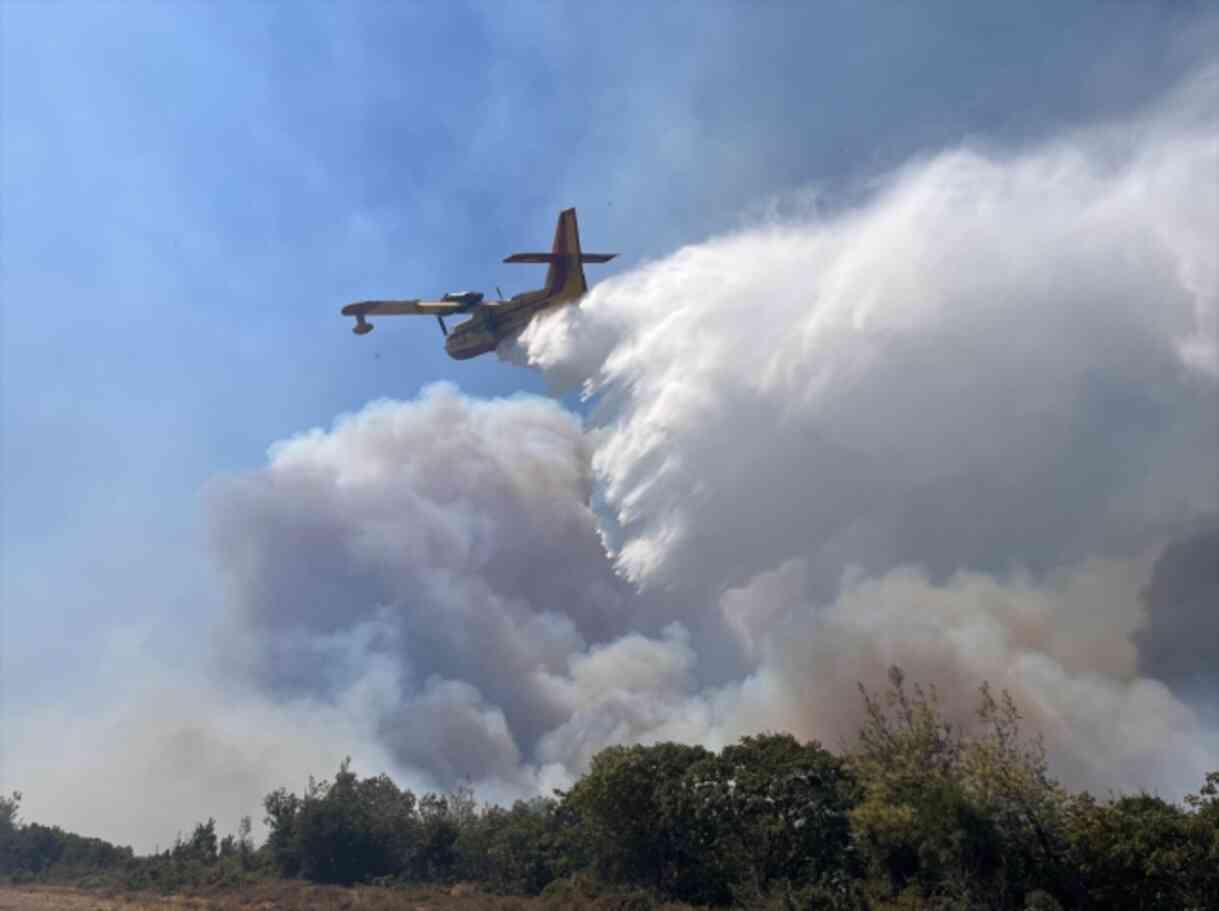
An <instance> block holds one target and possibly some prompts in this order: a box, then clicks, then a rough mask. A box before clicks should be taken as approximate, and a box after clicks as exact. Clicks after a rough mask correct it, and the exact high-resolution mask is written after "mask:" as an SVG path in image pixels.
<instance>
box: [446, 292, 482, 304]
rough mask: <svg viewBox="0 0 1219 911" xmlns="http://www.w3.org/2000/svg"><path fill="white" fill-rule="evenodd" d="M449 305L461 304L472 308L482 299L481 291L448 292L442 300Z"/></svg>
mask: <svg viewBox="0 0 1219 911" xmlns="http://www.w3.org/2000/svg"><path fill="white" fill-rule="evenodd" d="M441 299H442V300H444V301H447V302H448V303H451V304H461V305H463V306H465V307H473V306H474V305H475V304H477V303H479V302H480V301H482V299H483V295H482V292H481V291H450V292H449V293H448V294H446V295H445V296H444V297H443V298H441Z"/></svg>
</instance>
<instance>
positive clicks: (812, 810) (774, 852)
mask: <svg viewBox="0 0 1219 911" xmlns="http://www.w3.org/2000/svg"><path fill="white" fill-rule="evenodd" d="M684 784H685V795H686V797H687V799H689V800H692V801H693V812H692V813H691V814H690V815H692V816H693V817H694V819H695V831H696V833H697V838H698V840H699V843H700V846H701V847H702V849H703V856H702V857H701V858H700V860H701V863H700V864H699V867H700V868H701V869H699V870H698V871H697V873H698V878H699V880H700V881H702V882H703V883H705V884H707V885H708V886H712V885H713V886H714V888H713V889H711V890H704V891H703V893H702V894H695V893H690V894H689V895H688V896H686V897H690V898H699V899H702V900H712V901H716V900H718V901H723V900H724V898H725V896H724V895H723V893H722V890H723V888H724V887H725V886H727V887H729V888H731V889H732V891H733V892H734V893H735V894H736V895H737V897H738V898H757V897H760V896H763V895H766V894H767V893H768V892H770V891H771V890H772V888H773V887H775V886H776V885H777V884H779V883H780V882H783V883H793V882H794V883H805V884H807V883H822V884H824V885H826V886H827V887H829V886H830V885H831V884H832V883H838V884H842V883H844V882H845V881H846V880H847V879H849V878H850V875H851V870H852V864H853V860H852V857H853V855H852V850H851V844H850V837H851V833H850V815H849V813H850V809H851V806H852V804H853V801H854V783H853V780H852V778H851V776H850V774H849V773H848V771H847V769H846V767H845V764H844V763H843V762H842V760H840V759H838V758H836V757H834V756H833V755H832V754H830V753H829V752H827V751H826V750H824V749H822V748H821V746H820V744H818V743H816V742H813V743H808V744H801V743H800V742H799V741H797V740H796V738H794V737H792V736H791V735H790V734H763V735H760V736H754V737H744V738H742V739H741V741H740V742H739V743H737V744H734V745H732V746H728V747H725V748H724V749H723V751H721V753H720V754H719V755H718V756H715V757H712V758H709V759H706V760H704V761H702V762H700V763H698V764H696V765H695V766H693V767H692V768H691V769H690V770H689V772H688V773H687V774H686V776H685V782H684ZM712 871H715V873H718V874H719V876H718V877H716V876H714V875H712ZM717 878H719V879H723V878H726V879H727V882H716V879H717ZM717 893H718V894H717Z"/></svg>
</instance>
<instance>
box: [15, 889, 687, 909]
mask: <svg viewBox="0 0 1219 911" xmlns="http://www.w3.org/2000/svg"><path fill="white" fill-rule="evenodd" d="M632 904H633V903H632ZM624 907H631V904H626V905H624V904H623V903H622V902H621V901H620V900H615V899H612V898H610V897H605V898H599V899H590V898H579V897H564V898H558V897H554V898H513V897H505V896H498V895H483V894H480V893H478V892H474V891H472V890H466V889H463V888H462V887H460V886H459V887H456V888H454V889H451V890H450V889H442V888H417V889H408V890H402V889H378V888H371V887H356V888H352V889H344V888H340V887H337V886H313V885H309V884H306V883H299V882H267V883H258V884H256V885H252V886H247V887H245V888H242V889H237V890H231V891H227V892H218V893H215V894H211V895H170V896H164V895H156V894H152V893H121V892H120V893H115V892H113V891H96V892H92V891H86V890H82V889H70V888H65V887H61V886H0V911H53V909H54V911H59V909H64V911H169V909H172V911H279V909H286V911H583V909H590V911H596V909H601V911H617V909H621V908H624ZM688 907H689V906H686V905H671V904H666V905H657V906H655V908H656V911H683V909H686V908H688Z"/></svg>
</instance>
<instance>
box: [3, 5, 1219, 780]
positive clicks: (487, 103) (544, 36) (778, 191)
mask: <svg viewBox="0 0 1219 911" xmlns="http://www.w3.org/2000/svg"><path fill="white" fill-rule="evenodd" d="M661 6H662V7H663V8H661ZM661 6H657V5H653V4H628V5H625V6H615V7H613V10H612V11H611V10H610V7H608V6H605V5H599V4H585V3H574V2H573V3H515V2H514V3H511V4H509V3H474V4H461V3H451V4H450V3H443V4H442V3H426V4H425V3H417V4H416V3H398V4H389V3H371V2H367V3H352V4H339V3H324V4H323V3H238V2H222V3H189V2H173V3H141V2H136V0H131V2H123V3H102V2H80V3H66V2H62V3H55V2H19V0H9V2H4V3H3V5H2V6H0V16H2V17H3V18H2V20H0V66H2V68H3V69H2V79H3V84H2V89H0V91H2V93H3V94H2V99H0V101H2V108H0V117H2V123H0V126H2V130H0V154H2V161H0V166H2V173H0V181H2V184H0V193H2V202H0V205H2V217H3V224H2V229H3V234H2V235H0V244H2V249H0V252H2V255H3V277H2V286H0V298H2V301H3V335H2V340H0V344H2V349H0V358H2V368H0V369H2V371H3V373H2V382H3V388H2V396H3V404H2V411H0V430H2V441H0V445H2V459H3V463H2V467H3V480H2V482H0V483H2V485H3V486H2V489H0V508H2V513H3V515H2V520H3V525H2V531H3V541H2V547H3V550H2V553H0V559H2V564H0V571H2V574H3V577H2V580H0V584H2V588H0V594H2V598H3V631H4V641H3V688H4V693H3V698H4V701H5V710H6V711H11V710H14V709H19V708H22V707H28V706H33V705H37V704H40V703H42V702H50V703H60V702H74V703H78V704H82V705H88V704H90V702H91V701H92V700H102V699H104V698H107V696H106V693H107V681H108V679H109V677H108V675H109V674H111V673H112V671H113V669H112V668H108V667H106V666H104V665H103V664H102V663H100V661H99V659H98V658H97V657H96V656H97V655H98V654H99V650H98V649H97V648H96V644H97V643H98V642H99V641H101V640H103V639H104V638H105V637H106V636H108V635H112V634H114V632H115V631H116V630H120V631H121V630H127V631H129V630H132V629H134V630H137V631H138V635H140V636H147V637H149V639H150V641H152V642H154V643H156V645H157V646H158V648H160V649H162V651H163V652H164V653H165V654H170V655H177V656H179V657H180V659H181V660H183V661H193V660H198V659H199V656H200V651H199V648H198V644H197V643H198V640H199V637H200V636H202V635H204V634H205V633H206V631H207V629H208V628H209V624H210V621H211V618H213V617H214V615H215V613H216V611H217V609H218V605H219V603H220V599H221V598H222V597H223V593H222V591H221V590H220V587H219V585H218V582H217V580H216V578H215V576H214V571H213V569H212V566H211V562H210V559H209V556H208V547H207V543H206V530H205V522H204V516H203V512H202V498H203V495H204V492H205V490H206V489H207V486H208V484H209V483H210V482H211V481H212V480H213V479H215V478H217V477H220V476H222V475H224V474H226V473H231V472H236V471H241V470H243V469H249V468H253V467H256V466H258V465H259V464H261V463H262V462H263V460H264V458H265V452H266V448H267V446H268V445H269V444H270V443H271V442H273V441H275V440H279V439H282V438H284V437H287V436H289V435H291V434H293V433H297V432H299V431H302V430H305V429H307V428H310V427H313V426H319V425H322V426H325V425H329V424H330V422H331V421H332V420H333V419H334V417H335V416H336V415H338V414H340V413H342V412H345V411H351V410H354V409H356V408H358V407H360V406H361V405H363V404H364V403H365V402H367V401H369V400H370V399H373V398H376V397H379V396H392V397H400V398H408V397H411V396H414V395H415V394H416V393H417V392H418V390H419V389H420V388H421V387H422V386H423V385H425V384H427V383H429V382H432V381H434V380H439V379H447V380H451V381H453V382H455V383H457V384H458V385H459V387H460V388H461V389H462V390H463V391H465V392H467V393H469V394H472V395H477V396H494V395H506V394H511V393H514V392H518V391H527V392H541V391H543V386H542V383H541V380H540V378H539V377H537V376H535V375H534V374H532V373H531V372H528V371H524V370H521V369H519V368H515V367H511V366H509V365H506V364H503V363H500V362H498V361H496V360H495V359H493V358H482V359H479V360H476V361H472V362H468V363H456V362H453V361H450V360H449V359H448V358H447V357H446V356H445V354H444V352H443V350H442V348H441V345H440V337H439V334H438V332H437V331H436V329H435V327H434V326H433V325H430V324H429V323H427V322H426V321H423V322H420V323H418V324H415V323H410V324H407V323H405V322H404V323H401V324H396V323H391V322H389V321H386V323H384V324H383V325H382V326H381V327H380V328H379V331H378V332H377V333H375V334H374V335H372V336H369V337H367V338H365V339H357V338H355V337H354V336H352V335H351V334H350V332H348V331H347V328H348V327H347V325H346V323H345V322H344V321H342V320H340V319H339V317H338V315H337V310H338V308H339V307H340V306H342V304H344V303H346V302H348V301H350V300H354V299H359V298H365V297H371V296H381V295H386V296H395V295H402V296H408V295H414V294H434V293H440V292H443V291H447V290H451V289H456V288H467V287H472V288H478V289H482V290H485V291H492V290H493V289H494V286H495V285H496V284H499V285H501V286H502V287H503V289H504V291H505V292H506V293H514V292H517V291H520V290H523V289H526V288H529V287H533V286H534V285H535V284H536V283H537V281H538V279H539V278H540V275H539V274H536V273H537V272H538V271H539V270H530V269H525V268H522V267H515V268H514V267H508V266H502V265H500V264H499V260H500V259H501V258H502V257H503V256H504V255H505V254H507V253H509V252H512V251H514V250H521V249H536V248H539V247H543V246H544V245H545V244H546V243H548V241H549V238H550V234H551V231H552V226H553V220H554V217H555V213H556V211H557V210H558V209H560V208H562V207H565V206H576V207H577V208H578V210H579V213H580V220H581V227H582V231H583V235H584V240H585V243H586V245H587V246H588V247H590V248H594V247H595V248H596V249H599V250H602V249H604V250H610V251H618V252H620V253H621V254H622V256H621V259H620V260H619V261H617V262H616V263H615V264H614V265H613V266H612V267H607V268H600V269H598V270H597V271H596V272H595V273H592V275H591V276H590V277H592V278H594V280H595V278H596V277H600V276H604V275H607V274H611V273H612V272H613V271H614V270H615V269H621V268H624V267H629V266H630V265H631V264H633V263H637V262H639V261H641V260H644V259H650V258H655V257H658V256H660V255H663V254H664V253H667V252H669V251H671V250H672V249H674V248H675V247H677V246H680V245H681V244H683V243H687V242H692V241H697V240H700V239H703V238H705V237H706V236H708V235H711V234H715V233H718V232H722V231H725V230H729V229H731V228H732V227H734V226H736V225H739V224H740V223H741V222H742V220H745V219H748V218H749V217H750V213H755V214H756V213H757V212H759V211H761V208H762V207H764V206H765V205H766V204H767V202H768V201H769V200H772V199H783V198H785V197H786V196H787V195H789V194H794V193H798V192H799V191H801V190H804V189H807V188H809V187H816V186H823V187H824V186H829V187H840V186H843V185H845V184H847V183H849V182H850V181H853V180H858V179H866V178H867V177H868V176H870V175H874V174H876V173H878V172H882V171H884V170H885V169H886V168H889V167H892V166H894V165H896V164H898V163H900V162H902V161H904V160H906V159H907V158H909V157H910V156H912V155H918V154H921V153H930V152H933V151H935V150H937V149H940V148H943V147H944V146H947V145H951V144H954V143H958V142H961V141H963V140H973V141H978V142H984V143H993V144H1004V145H1010V144H1019V143H1022V142H1025V141H1029V140H1033V139H1036V138H1037V137H1040V136H1042V135H1045V134H1046V133H1047V132H1049V131H1051V130H1053V129H1054V128H1056V127H1058V126H1060V125H1062V124H1064V123H1075V122H1086V121H1090V120H1092V119H1095V118H1098V117H1104V116H1107V115H1111V114H1116V113H1121V112H1124V111H1127V110H1130V109H1134V108H1137V107H1139V106H1140V105H1143V104H1145V103H1148V102H1150V101H1151V100H1152V99H1154V98H1156V97H1157V96H1158V95H1159V94H1161V93H1162V92H1164V91H1165V90H1167V89H1168V88H1169V87H1171V86H1172V85H1173V84H1174V83H1175V82H1177V80H1179V79H1180V78H1181V77H1182V76H1183V75H1184V74H1186V73H1188V72H1189V71H1190V70H1191V69H1192V68H1193V67H1194V66H1195V65H1196V64H1197V62H1198V61H1199V60H1201V59H1202V58H1203V57H1204V55H1205V54H1207V53H1213V51H1211V50H1210V49H1211V48H1213V46H1214V42H1215V40H1216V37H1217V36H1219V32H1217V30H1216V27H1215V23H1216V17H1215V16H1214V15H1213V14H1212V13H1208V12H1207V9H1208V6H1207V5H1206V4H1201V3H1188V2H1179V3H1172V4H1164V3H1135V2H1129V3H1115V2H1098V3H1092V4H1089V3H1072V4H1063V3H1057V2H1044V3H1023V4H1012V3H993V4H991V3H985V4H975V3H922V4H909V3H896V2H895V3H871V4H855V3H847V2H838V3H835V2H827V3H816V4H813V3H791V4H784V3H766V4H747V3H733V2H709V0H703V2H691V3H670V4H664V5H661ZM1209 9H1211V10H1212V11H1213V7H1210V8H1209ZM743 303H744V302H743ZM0 772H2V768H0ZM3 784H4V781H3V776H2V774H0V785H3Z"/></svg>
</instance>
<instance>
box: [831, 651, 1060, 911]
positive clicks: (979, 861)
mask: <svg viewBox="0 0 1219 911" xmlns="http://www.w3.org/2000/svg"><path fill="white" fill-rule="evenodd" d="M889 682H890V686H889V688H888V690H886V692H885V693H884V694H883V695H882V696H873V695H871V694H869V693H868V692H867V691H866V690H863V698H864V704H865V709H866V713H867V720H866V722H865V724H864V726H863V728H862V730H861V731H860V737H859V746H858V749H857V750H856V752H855V753H854V755H853V756H852V757H851V764H852V766H853V768H854V770H855V772H856V774H857V776H858V780H859V782H860V785H861V787H862V792H863V799H862V800H861V801H860V803H859V804H858V805H857V806H856V807H855V808H854V809H853V810H852V811H851V819H852V826H853V828H854V831H855V832H856V835H857V837H858V840H859V844H860V845H861V847H862V848H863V849H864V851H865V853H866V855H867V858H868V860H869V863H870V865H871V867H872V870H873V872H874V873H875V874H877V875H878V876H879V877H880V879H881V881H883V882H884V883H885V884H886V886H887V889H886V891H887V892H888V894H889V895H890V896H893V895H896V894H897V893H899V892H903V891H911V890H913V891H914V893H915V894H917V895H920V896H923V897H924V898H932V897H938V898H944V899H948V900H953V901H959V902H962V903H965V904H969V903H971V902H974V903H977V902H983V903H985V904H986V905H988V906H990V907H995V908H1018V907H1023V906H1024V902H1025V896H1026V895H1028V894H1030V893H1032V892H1033V891H1034V890H1042V891H1044V892H1045V893H1046V894H1047V895H1049V896H1051V897H1053V898H1056V899H1062V898H1067V899H1068V900H1069V899H1070V898H1071V897H1072V896H1073V895H1075V893H1076V892H1077V891H1078V890H1072V889H1071V888H1070V881H1069V877H1067V875H1066V863H1065V856H1066V839H1065V832H1064V829H1065V822H1064V817H1065V794H1064V792H1063V791H1062V790H1061V788H1060V787H1059V786H1058V785H1057V784H1056V783H1055V782H1054V781H1052V780H1051V779H1050V778H1049V776H1048V774H1047V770H1046V762H1045V755H1044V750H1042V748H1041V746H1040V744H1039V743H1037V742H1034V743H1033V744H1031V745H1030V744H1029V743H1028V742H1026V741H1025V740H1024V739H1023V738H1022V736H1021V734H1020V726H1019V722H1020V716H1019V713H1018V712H1017V711H1016V707H1015V705H1014V703H1013V702H1012V700H1011V699H1010V697H1008V696H1007V694H1003V697H1002V699H1001V700H996V699H995V698H994V696H993V695H992V693H991V691H990V688H989V687H988V686H987V685H985V684H984V685H983V686H982V688H981V699H980V705H979V709H978V716H979V723H978V724H977V725H976V726H975V728H974V730H973V731H972V732H971V733H970V735H969V736H965V734H964V732H962V731H960V730H958V729H957V728H956V727H955V726H953V725H952V724H950V723H949V722H947V721H946V720H945V719H944V717H943V713H942V712H941V710H940V707H939V702H938V697H937V694H936V691H935V689H934V688H931V689H929V690H924V689H923V688H922V687H920V686H917V685H916V686H914V687H913V688H912V692H907V690H906V687H905V677H904V675H903V674H902V672H901V670H900V669H899V668H896V667H894V668H891V669H890V677H889ZM861 690H862V687H861Z"/></svg>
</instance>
